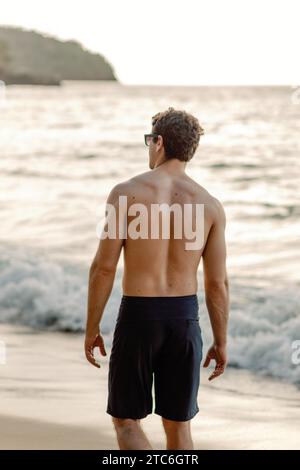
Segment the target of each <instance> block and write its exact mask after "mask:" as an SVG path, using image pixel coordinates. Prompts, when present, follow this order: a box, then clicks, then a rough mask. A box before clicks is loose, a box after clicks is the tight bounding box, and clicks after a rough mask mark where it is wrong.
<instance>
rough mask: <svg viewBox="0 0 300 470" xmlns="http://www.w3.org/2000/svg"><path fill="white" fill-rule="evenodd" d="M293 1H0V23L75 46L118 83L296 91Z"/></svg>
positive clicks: (299, 51)
mask: <svg viewBox="0 0 300 470" xmlns="http://www.w3.org/2000/svg"><path fill="white" fill-rule="evenodd" d="M299 18H300V1H299V0H206V1H203V0H152V1H146V0H105V1H104V0H75V1H71V0H42V1H41V0H26V1H24V0H9V2H8V1H7V0H5V1H4V0H0V24H1V25H12V26H22V27H24V28H26V29H35V30H38V31H40V32H44V33H48V34H51V35H54V36H56V37H58V38H60V39H65V40H66V39H76V40H78V41H79V42H81V43H82V44H83V45H84V46H85V47H86V48H88V49H90V50H92V51H94V52H99V53H100V54H102V55H104V57H105V58H106V59H107V60H108V62H110V64H111V65H112V66H113V69H114V71H115V73H116V76H117V78H118V79H119V80H120V82H122V83H124V84H153V85H157V84H161V85H238V84H240V85H250V84H253V85H264V84H265V85H272V84H274V85H276V84H285V85H294V86H296V85H299V83H300V64H299V55H300V27H299V26H300V25H299V23H300V20H299Z"/></svg>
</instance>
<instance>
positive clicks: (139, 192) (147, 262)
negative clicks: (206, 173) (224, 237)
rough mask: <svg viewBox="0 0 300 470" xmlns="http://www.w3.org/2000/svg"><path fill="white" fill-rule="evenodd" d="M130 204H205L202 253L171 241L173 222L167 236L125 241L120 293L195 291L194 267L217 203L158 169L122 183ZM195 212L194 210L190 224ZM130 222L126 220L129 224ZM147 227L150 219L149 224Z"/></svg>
mask: <svg viewBox="0 0 300 470" xmlns="http://www.w3.org/2000/svg"><path fill="white" fill-rule="evenodd" d="M119 189H120V192H122V194H123V195H126V196H127V199H128V206H129V205H130V204H133V203H140V204H143V205H144V206H145V207H146V208H147V209H148V211H149V214H150V206H151V204H168V206H171V205H173V204H175V203H176V204H179V205H180V206H181V207H182V208H183V205H184V204H193V205H195V204H204V243H203V246H202V248H201V249H200V250H186V249H185V244H186V242H187V238H186V237H184V236H183V237H182V238H181V239H175V238H174V231H173V230H172V229H173V224H172V218H171V230H170V238H166V239H162V237H161V236H160V238H159V239H152V238H151V237H149V238H147V239H141V238H138V239H135V240H133V239H132V238H130V237H127V238H126V239H125V240H124V245H123V248H124V275H123V284H122V287H123V292H124V294H125V295H140V296H175V295H190V294H195V293H197V290H198V282H197V269H198V266H199V262H200V260H201V256H202V253H203V250H204V247H205V245H206V241H207V238H208V234H209V231H210V228H211V226H212V224H213V221H214V219H215V218H216V211H217V208H216V205H217V202H216V199H215V198H214V197H213V196H211V195H210V194H209V193H208V191H206V189H204V188H203V187H202V186H200V185H199V184H197V183H196V182H195V181H194V180H193V179H191V178H190V177H189V176H188V175H186V173H184V172H178V171H171V170H170V171H166V169H165V168H162V167H158V168H156V169H155V170H153V171H148V172H145V173H143V174H141V175H138V176H135V177H133V178H131V179H130V180H129V181H127V182H125V183H123V184H122V185H120V188H119ZM195 216H196V213H195V211H193V226H195ZM133 219H134V216H131V217H130V216H129V217H128V219H127V224H128V225H129V224H130V222H131V221H132V220H133ZM150 223H151V220H150V217H149V225H150Z"/></svg>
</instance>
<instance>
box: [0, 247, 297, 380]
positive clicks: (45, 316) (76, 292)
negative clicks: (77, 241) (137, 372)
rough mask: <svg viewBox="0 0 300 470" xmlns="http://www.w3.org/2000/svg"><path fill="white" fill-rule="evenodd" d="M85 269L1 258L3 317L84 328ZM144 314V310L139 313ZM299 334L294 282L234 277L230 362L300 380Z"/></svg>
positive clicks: (108, 330)
mask: <svg viewBox="0 0 300 470" xmlns="http://www.w3.org/2000/svg"><path fill="white" fill-rule="evenodd" d="M121 295H122V293H121V273H120V272H118V273H117V275H116V279H115V284H114V288H113V291H112V295H111V297H110V299H109V301H108V303H107V306H106V309H105V312H104V315H103V319H102V322H101V330H102V333H103V335H104V336H105V341H106V344H107V347H110V346H111V341H112V334H113V331H114V325H115V320H116V317H117V314H118V307H119V302H120V298H121ZM86 301H87V270H84V269H82V268H79V267H76V266H70V265H64V264H62V263H58V262H54V261H49V260H47V259H46V258H43V257H39V258H38V257H33V256H30V257H29V256H28V255H25V254H24V255H22V256H21V255H20V253H19V252H18V253H17V254H15V255H12V254H11V253H10V255H9V256H6V257H3V254H2V260H1V274H0V309H1V310H0V312H1V313H0V321H1V322H7V323H16V324H24V325H29V326H31V327H34V328H40V329H48V330H57V331H68V332H80V331H84V327H85V318H86ZM199 305H200V310H199V314H200V325H201V329H202V334H203V339H204V354H205V352H206V350H207V347H208V346H209V344H210V341H211V328H210V322H209V316H208V313H207V310H206V306H205V304H204V301H203V294H202V293H201V292H200V293H199ZM141 314H142V313H141ZM297 339H300V315H299V295H298V290H297V288H296V286H294V288H293V287H292V286H289V287H288V288H287V287H282V288H278V286H276V287H275V286H274V288H273V289H271V288H257V287H253V286H249V287H245V286H242V285H239V283H238V281H235V280H232V285H231V312H230V321H229V342H228V351H229V364H230V365H232V366H234V367H238V368H245V369H250V370H252V371H255V372H257V373H259V374H263V375H272V376H275V377H280V378H282V379H285V380H287V381H289V382H293V383H299V384H300V367H299V366H298V365H294V364H292V361H291V355H292V352H293V350H292V342H293V341H294V340H297Z"/></svg>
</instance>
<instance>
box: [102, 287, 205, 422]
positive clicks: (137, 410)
mask: <svg viewBox="0 0 300 470" xmlns="http://www.w3.org/2000/svg"><path fill="white" fill-rule="evenodd" d="M198 311H199V305H198V298H197V295H184V296H175V297H135V296H127V295H123V296H122V300H121V305H120V308H119V314H118V317H117V320H116V325H115V330H114V336H113V342H112V348H111V354H110V359H109V373H108V401H107V409H106V412H107V413H108V414H110V415H111V416H114V417H116V418H131V419H141V418H145V417H146V416H147V415H148V414H150V413H152V407H153V401H152V386H153V379H154V400H155V409H154V413H155V414H158V415H160V416H162V417H163V418H166V419H170V420H174V421H187V420H190V419H191V418H193V417H194V416H195V414H196V413H198V411H199V407H198V403H197V394H198V388H199V381H200V363H201V359H202V346H203V343H202V336H201V329H200V324H199V315H198Z"/></svg>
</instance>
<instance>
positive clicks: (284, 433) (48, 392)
mask: <svg viewBox="0 0 300 470" xmlns="http://www.w3.org/2000/svg"><path fill="white" fill-rule="evenodd" d="M0 332H1V333H0V339H1V340H2V341H5V342H6V344H7V363H6V364H5V365H0V383H1V403H0V419H1V423H2V426H1V428H0V449H105V450H110V449H118V446H117V441H116V437H115V431H114V428H113V424H112V421H111V416H110V415H108V414H107V413H106V411H105V410H106V399H107V375H108V361H109V355H110V351H109V349H108V348H107V356H105V357H103V356H101V358H100V364H101V368H100V369H96V368H93V367H92V366H91V365H90V364H88V363H87V361H86V359H85V357H84V352H83V338H84V336H83V334H78V333H77V334H76V335H70V334H66V333H62V332H41V331H36V330H32V329H31V328H29V327H23V326H19V325H6V324H0ZM208 375H209V371H207V370H206V369H203V367H202V368H201V383H200V388H199V394H198V404H199V409H200V411H199V412H198V413H197V415H196V416H195V418H194V419H193V420H192V421H191V428H192V435H193V440H194V448H195V449H213V450H217V449H234V450H238V449H245V450H246V449H253V450H254V449H300V440H299V426H298V423H299V420H300V407H299V404H300V392H299V390H298V389H297V388H296V387H295V386H294V385H291V384H285V383H283V382H281V381H278V380H275V379H269V378H264V377H261V376H256V375H254V374H252V373H251V372H248V371H245V370H239V369H233V368H227V370H226V372H225V374H224V376H222V377H220V378H219V379H216V380H215V381H213V382H208V380H207V378H208ZM153 409H154V408H153ZM141 424H142V427H143V429H144V431H145V433H146V435H147V436H149V439H150V441H151V444H152V445H153V448H154V449H157V450H159V449H164V448H165V447H164V446H165V437H164V431H163V427H162V423H161V418H160V416H159V415H156V414H154V413H152V414H151V415H148V416H147V417H146V418H145V419H143V420H141ZM153 436H154V438H153Z"/></svg>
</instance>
